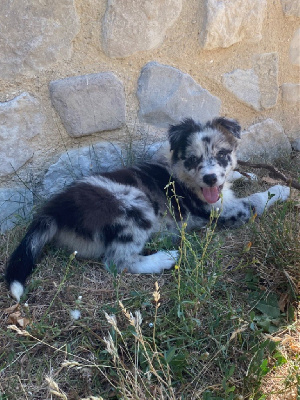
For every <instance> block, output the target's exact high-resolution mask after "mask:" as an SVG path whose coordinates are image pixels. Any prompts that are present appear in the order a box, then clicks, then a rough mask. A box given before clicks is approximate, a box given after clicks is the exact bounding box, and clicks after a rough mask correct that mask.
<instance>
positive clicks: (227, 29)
mask: <svg viewBox="0 0 300 400" xmlns="http://www.w3.org/2000/svg"><path fill="white" fill-rule="evenodd" d="M266 4H267V2H266V0H230V1H221V0H206V3H205V16H203V22H202V26H201V29H200V34H199V40H200V45H201V46H202V47H203V48H204V49H206V50H212V49H217V48H220V47H221V48H225V47H229V46H231V45H233V44H234V43H238V42H241V41H242V40H245V41H248V42H258V41H259V40H261V38H262V33H261V32H262V24H263V20H264V17H265V10H266Z"/></svg>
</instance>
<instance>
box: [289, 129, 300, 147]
mask: <svg viewBox="0 0 300 400" xmlns="http://www.w3.org/2000/svg"><path fill="white" fill-rule="evenodd" d="M299 136H300V132H299ZM291 145H292V149H293V150H296V151H300V137H299V138H297V139H295V140H293V141H292V142H291Z"/></svg>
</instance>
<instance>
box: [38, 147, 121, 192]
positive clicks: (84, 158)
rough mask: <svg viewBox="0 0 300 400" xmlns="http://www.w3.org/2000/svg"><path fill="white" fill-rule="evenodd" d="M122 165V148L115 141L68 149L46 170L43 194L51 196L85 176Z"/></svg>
mask: <svg viewBox="0 0 300 400" xmlns="http://www.w3.org/2000/svg"><path fill="white" fill-rule="evenodd" d="M122 165H123V153H122V149H121V148H120V146H119V145H118V144H115V143H102V142H101V143H96V144H94V145H91V146H85V147H80V148H78V149H71V150H68V151H66V152H64V153H63V154H61V155H60V157H59V159H58V161H57V162H55V163H54V164H52V165H51V166H50V168H49V169H48V171H47V172H46V174H45V176H44V180H43V183H42V186H43V188H42V195H44V196H49V195H51V194H54V193H56V192H58V191H60V190H61V189H63V188H64V187H65V186H67V185H69V184H70V183H72V182H73V181H74V180H76V179H79V178H82V177H83V176H88V175H91V174H94V173H99V172H107V171H111V170H113V169H116V168H119V167H121V166H122Z"/></svg>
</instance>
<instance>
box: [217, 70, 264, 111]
mask: <svg viewBox="0 0 300 400" xmlns="http://www.w3.org/2000/svg"><path fill="white" fill-rule="evenodd" d="M223 84H224V86H225V87H226V89H227V90H229V91H230V92H231V93H233V94H234V95H235V96H236V97H237V98H238V99H239V100H241V101H242V102H243V103H245V104H247V105H249V106H251V107H253V108H254V109H255V110H260V89H259V77H258V76H257V75H256V73H255V71H254V70H253V69H248V70H242V69H235V70H234V71H232V72H228V73H226V74H224V75H223Z"/></svg>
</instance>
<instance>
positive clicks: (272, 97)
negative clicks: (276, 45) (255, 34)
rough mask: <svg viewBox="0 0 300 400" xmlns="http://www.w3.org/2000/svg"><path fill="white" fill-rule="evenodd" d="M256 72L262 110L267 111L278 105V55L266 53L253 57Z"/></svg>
mask: <svg viewBox="0 0 300 400" xmlns="http://www.w3.org/2000/svg"><path fill="white" fill-rule="evenodd" d="M253 63H254V71H255V73H256V74H257V75H258V77H259V90H260V109H261V110H267V109H269V108H272V107H274V106H275V105H276V103H277V97H278V92H279V86H278V54H277V53H264V54H257V55H255V56H254V57H253Z"/></svg>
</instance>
